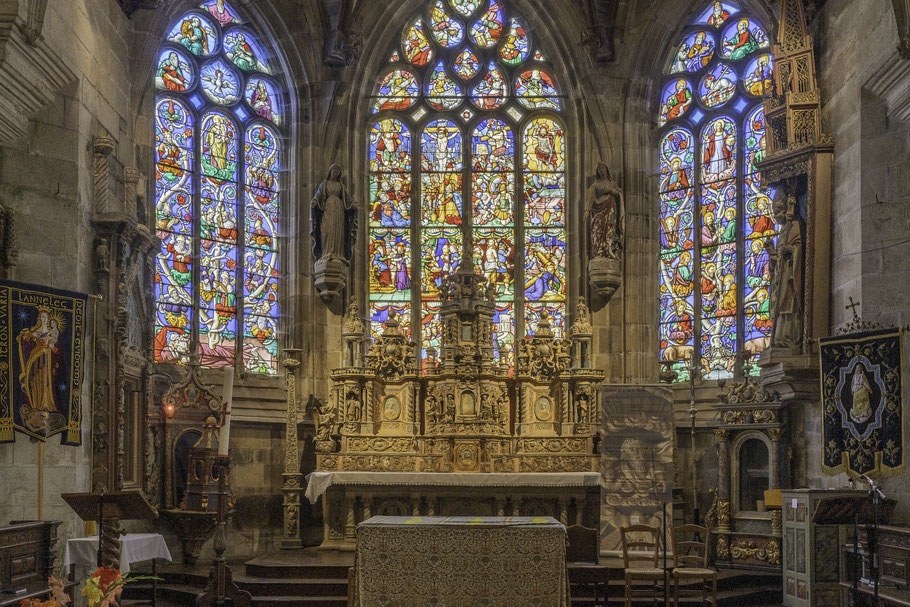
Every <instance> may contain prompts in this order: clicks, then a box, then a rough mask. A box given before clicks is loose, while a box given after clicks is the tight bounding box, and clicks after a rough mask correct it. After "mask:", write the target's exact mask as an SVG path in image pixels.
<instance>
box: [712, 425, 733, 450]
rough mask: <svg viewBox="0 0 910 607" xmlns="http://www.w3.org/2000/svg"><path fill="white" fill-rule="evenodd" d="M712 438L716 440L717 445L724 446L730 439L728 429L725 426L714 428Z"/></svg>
mask: <svg viewBox="0 0 910 607" xmlns="http://www.w3.org/2000/svg"><path fill="white" fill-rule="evenodd" d="M714 438H715V439H716V440H717V444H718V446H724V445H726V443H727V442H728V441H729V440H730V431H729V430H727V429H725V428H715V429H714Z"/></svg>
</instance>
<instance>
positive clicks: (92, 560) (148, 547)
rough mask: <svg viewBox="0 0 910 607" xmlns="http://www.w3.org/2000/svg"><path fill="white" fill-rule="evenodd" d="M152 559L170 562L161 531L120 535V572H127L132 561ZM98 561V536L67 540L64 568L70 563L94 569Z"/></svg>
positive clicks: (66, 568)
mask: <svg viewBox="0 0 910 607" xmlns="http://www.w3.org/2000/svg"><path fill="white" fill-rule="evenodd" d="M151 559H164V560H165V561H168V562H170V561H171V560H172V559H171V553H170V551H168V549H167V544H166V543H165V542H164V538H163V537H161V534H160V533H128V534H126V535H121V536H120V573H122V574H124V575H125V574H127V573H129V570H130V563H140V562H142V561H148V560H151ZM97 563H98V536H97V535H93V536H91V537H76V538H73V539H71V540H67V541H66V549H65V550H64V552H63V568H64V570H69V568H70V565H72V564H76V565H84V566H86V567H88V568H89V569H94V568H95V566H96V565H97Z"/></svg>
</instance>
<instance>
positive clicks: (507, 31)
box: [367, 0, 568, 366]
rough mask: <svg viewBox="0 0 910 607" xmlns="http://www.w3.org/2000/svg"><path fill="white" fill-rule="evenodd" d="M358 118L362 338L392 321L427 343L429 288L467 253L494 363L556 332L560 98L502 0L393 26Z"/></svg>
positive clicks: (426, 346) (561, 244)
mask: <svg viewBox="0 0 910 607" xmlns="http://www.w3.org/2000/svg"><path fill="white" fill-rule="evenodd" d="M377 82H378V86H377V88H376V91H375V95H374V96H373V98H372V99H371V106H370V107H371V110H372V113H371V116H370V123H369V142H368V145H367V151H368V155H369V170H370V176H369V185H368V189H369V199H368V200H369V213H370V215H369V244H368V275H369V284H370V290H369V300H370V318H371V332H372V334H373V335H374V336H376V335H377V334H379V333H381V332H382V330H383V326H384V323H385V321H386V320H387V319H388V317H389V315H390V314H392V313H394V314H396V315H397V316H398V317H399V319H401V320H402V321H403V322H402V325H403V326H404V327H405V328H406V331H407V332H408V334H409V335H410V336H411V337H412V338H413V339H414V340H415V341H416V342H417V343H419V344H420V345H421V359H422V360H423V361H424V364H426V361H427V360H428V359H429V358H432V357H433V355H434V354H433V353H434V351H435V350H436V349H437V348H438V347H439V345H440V340H441V335H440V330H441V326H440V323H439V287H440V285H441V282H442V278H443V276H445V275H447V274H450V273H452V272H454V271H456V270H457V269H458V268H459V266H460V265H461V264H462V263H463V260H464V259H465V258H466V256H468V255H470V256H471V260H472V263H473V266H474V268H475V270H476V271H477V272H480V273H482V274H484V275H485V276H486V277H487V279H488V280H489V281H490V282H491V283H492V284H493V285H494V286H495V290H496V314H495V317H494V323H495V327H494V333H495V337H496V343H495V344H494V356H495V358H496V359H497V360H498V361H499V363H500V364H501V365H506V366H511V365H513V364H514V344H515V340H516V336H518V335H526V334H529V333H532V332H533V331H534V330H535V329H536V324H537V322H538V320H539V319H540V317H541V315H542V314H544V313H546V314H548V315H549V316H550V317H551V321H552V323H553V325H554V328H555V329H556V331H557V332H561V331H562V330H563V327H564V323H565V315H566V301H567V290H568V284H567V277H566V256H567V254H566V253H567V251H566V247H567V245H566V241H567V238H566V214H565V191H566V171H567V166H566V138H567V133H566V128H565V125H564V124H565V123H564V122H563V119H562V118H561V113H562V112H563V104H564V99H563V97H562V96H561V94H560V93H559V87H558V85H557V82H556V81H555V79H554V75H553V69H552V67H551V66H550V65H549V64H548V62H547V61H546V60H545V58H544V55H543V54H542V52H541V50H540V48H539V46H538V45H537V41H536V40H534V38H533V36H532V34H531V33H530V32H529V31H528V30H527V28H526V24H525V22H524V21H523V20H522V19H521V17H520V16H519V15H516V14H513V13H512V12H510V10H509V7H508V6H507V4H506V3H505V2H503V1H502V0H482V1H481V0H446V1H443V0H438V1H433V2H430V3H428V5H427V7H426V9H425V10H424V11H423V12H421V14H419V15H417V16H415V17H414V18H413V19H411V21H410V22H409V23H408V24H407V26H406V27H405V28H404V29H403V31H402V35H401V37H400V40H399V41H398V43H397V44H396V45H395V49H394V50H393V51H391V53H390V58H389V61H388V62H387V63H386V64H385V65H384V67H383V70H382V72H381V73H380V74H379V75H378V78H377Z"/></svg>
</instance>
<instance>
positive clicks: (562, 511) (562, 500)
mask: <svg viewBox="0 0 910 607" xmlns="http://www.w3.org/2000/svg"><path fill="white" fill-rule="evenodd" d="M559 522H560V523H562V524H563V525H566V526H567V527H568V525H569V498H568V496H565V495H560V496H559Z"/></svg>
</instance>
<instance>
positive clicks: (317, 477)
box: [305, 472, 600, 504]
mask: <svg viewBox="0 0 910 607" xmlns="http://www.w3.org/2000/svg"><path fill="white" fill-rule="evenodd" d="M306 479H307V486H306V493H305V495H306V498H307V499H308V500H309V501H310V503H311V504H315V503H316V500H317V499H319V496H320V495H322V494H323V493H325V492H326V490H328V488H329V487H331V486H332V485H373V486H408V487H599V486H600V473H598V472H311V473H310V474H308V475H307V477H306Z"/></svg>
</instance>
